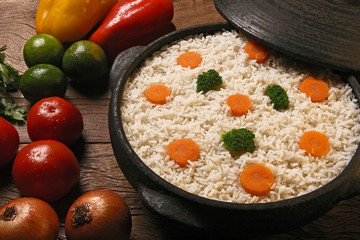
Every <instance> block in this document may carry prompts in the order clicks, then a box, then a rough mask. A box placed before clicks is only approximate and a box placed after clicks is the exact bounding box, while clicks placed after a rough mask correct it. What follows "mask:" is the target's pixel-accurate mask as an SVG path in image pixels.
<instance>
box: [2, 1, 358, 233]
mask: <svg viewBox="0 0 360 240" xmlns="http://www.w3.org/2000/svg"><path fill="white" fill-rule="evenodd" d="M38 2H39V1H34V0H0V13H1V14H0V45H7V50H6V52H5V53H6V55H7V61H8V62H9V63H10V64H12V65H13V66H14V67H15V68H16V69H18V70H19V71H20V72H21V73H23V72H24V71H25V70H26V69H27V67H26V65H25V63H24V60H23V57H22V48H23V45H24V44H25V42H26V40H27V39H29V38H30V37H31V36H33V35H34V34H35V29H34V22H35V13H36V9H37V5H38ZM174 8H175V16H174V19H173V23H174V24H175V25H176V27H177V29H181V28H185V27H188V26H192V25H198V24H203V23H210V22H219V21H225V20H224V19H223V18H222V17H221V16H220V15H219V14H218V12H217V11H216V9H215V7H214V4H213V2H212V1H211V0H174ZM110 95H111V94H110V91H109V90H108V89H106V90H105V91H103V92H98V93H88V92H81V91H79V90H77V89H74V88H72V86H71V85H70V86H69V88H68V90H67V92H66V95H65V98H66V99H68V100H69V101H70V102H72V103H73V104H74V105H76V106H77V107H78V108H79V109H80V111H81V113H82V114H83V117H84V123H85V130H84V134H83V139H82V141H81V143H79V144H78V145H77V146H76V147H75V148H74V149H73V151H74V152H75V154H76V156H77V157H78V160H79V162H80V167H81V179H80V182H79V183H78V184H77V185H76V186H75V187H74V189H73V190H72V191H71V193H70V194H69V195H68V196H66V197H65V198H64V199H62V200H60V201H58V202H55V203H52V204H51V205H52V206H53V207H54V208H55V210H56V211H57V213H58V216H59V219H60V223H61V230H60V235H59V238H60V239H66V238H65V233H64V219H65V216H66V212H67V210H68V208H69V206H70V204H71V203H72V202H73V201H74V200H75V199H76V198H77V197H78V196H79V195H80V194H81V193H84V192H86V191H89V190H94V189H110V190H113V191H115V192H117V193H118V194H120V195H121V196H122V197H123V198H124V199H125V201H126V202H127V203H128V205H129V207H130V211H131V214H132V221H133V228H132V234H131V239H134V240H135V239H136V240H177V239H184V240H185V239H225V237H222V234H221V233H219V235H218V236H214V235H210V234H208V233H206V232H199V231H196V230H191V229H186V228H184V227H183V226H180V225H177V224H171V223H169V222H168V221H167V220H166V219H163V218H161V217H159V216H155V215H153V214H152V213H150V212H149V211H148V210H147V209H146V208H144V206H143V205H142V203H141V201H140V198H139V196H138V195H137V193H136V192H135V190H134V189H133V188H132V187H131V186H130V184H129V183H128V182H127V180H126V178H125V177H124V176H123V174H122V172H121V170H120V168H119V166H118V164H117V162H116V160H115V157H114V155H113V151H112V148H111V142H110V137H109V133H108V125H107V114H108V104H109V99H110ZM15 97H16V98H15V101H16V102H17V103H18V104H20V105H22V106H25V107H26V108H29V105H28V103H27V102H26V101H25V100H24V99H23V98H22V95H21V94H20V93H17V94H15ZM16 128H17V130H18V131H19V134H20V139H21V146H20V148H22V147H23V146H24V145H26V144H27V143H29V142H30V140H29V137H28V135H27V132H26V125H16ZM19 197H21V195H20V194H19V192H18V190H17V189H16V187H15V185H14V184H13V182H12V179H11V168H10V167H8V168H3V169H1V170H0V205H1V206H2V205H4V204H5V203H7V202H8V201H10V200H13V199H16V198H19ZM294 217H296V216H294ZM260 231H261V230H260ZM240 238H241V233H240V232H239V233H238V238H236V239H240ZM335 238H342V239H344V238H346V239H360V195H359V196H356V197H354V198H351V199H348V200H344V201H341V202H339V203H338V204H337V205H336V206H335V207H334V208H333V209H332V210H330V211H329V212H328V213H327V214H326V215H324V216H322V217H320V218H319V219H317V220H315V221H313V222H311V223H309V224H307V225H305V226H303V227H301V228H298V229H294V230H292V231H290V232H287V233H281V234H278V235H275V236H266V237H264V238H261V239H335Z"/></svg>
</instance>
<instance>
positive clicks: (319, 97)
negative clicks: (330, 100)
mask: <svg viewBox="0 0 360 240" xmlns="http://www.w3.org/2000/svg"><path fill="white" fill-rule="evenodd" d="M300 91H301V92H303V93H306V95H307V96H308V97H310V98H311V101H312V102H322V101H324V100H325V99H326V98H327V97H328V96H329V87H328V85H327V84H326V83H325V82H324V81H321V80H317V79H315V78H313V77H308V78H306V79H305V80H304V81H303V82H302V83H301V86H300Z"/></svg>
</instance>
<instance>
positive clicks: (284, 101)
mask: <svg viewBox="0 0 360 240" xmlns="http://www.w3.org/2000/svg"><path fill="white" fill-rule="evenodd" d="M265 94H266V95H268V96H269V97H270V102H271V103H272V104H274V108H275V109H276V110H278V111H279V110H281V109H288V108H289V103H290V101H289V97H288V95H287V93H286V91H285V90H284V89H283V88H282V87H281V86H280V85H277V84H275V85H272V86H269V87H267V88H266V90H265Z"/></svg>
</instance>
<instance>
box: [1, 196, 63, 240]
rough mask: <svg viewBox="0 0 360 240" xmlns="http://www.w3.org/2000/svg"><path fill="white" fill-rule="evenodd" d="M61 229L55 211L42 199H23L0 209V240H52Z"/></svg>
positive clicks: (11, 202) (13, 201)
mask: <svg viewBox="0 0 360 240" xmlns="http://www.w3.org/2000/svg"><path fill="white" fill-rule="evenodd" d="M59 228H60V226H59V219H58V216H57V214H56V212H55V210H54V209H53V208H52V207H51V206H50V205H49V204H48V203H46V202H44V201H42V200H40V199H37V198H31V197H23V198H19V199H15V200H12V201H10V202H8V203H7V204H6V205H5V206H3V207H2V208H0V239H6V240H19V239H21V240H35V239H36V240H52V239H57V238H58V235H59Z"/></svg>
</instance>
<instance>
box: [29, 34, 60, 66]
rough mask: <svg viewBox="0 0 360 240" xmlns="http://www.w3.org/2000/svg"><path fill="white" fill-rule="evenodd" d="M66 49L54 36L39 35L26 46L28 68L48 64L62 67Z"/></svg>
mask: <svg viewBox="0 0 360 240" xmlns="http://www.w3.org/2000/svg"><path fill="white" fill-rule="evenodd" d="M63 55H64V47H63V45H62V43H61V42H60V41H59V40H58V39H56V38H55V37H54V36H52V35H49V34H43V33H42V34H37V35H35V36H33V37H32V38H30V39H29V40H28V41H27V42H26V43H25V46H24V50H23V56H24V61H25V63H26V65H27V66H28V67H32V66H34V65H36V64H40V63H47V64H52V65H55V66H58V67H61V64H62V57H63Z"/></svg>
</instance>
